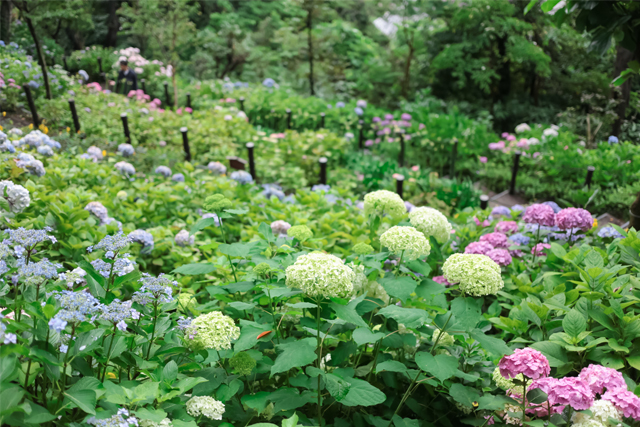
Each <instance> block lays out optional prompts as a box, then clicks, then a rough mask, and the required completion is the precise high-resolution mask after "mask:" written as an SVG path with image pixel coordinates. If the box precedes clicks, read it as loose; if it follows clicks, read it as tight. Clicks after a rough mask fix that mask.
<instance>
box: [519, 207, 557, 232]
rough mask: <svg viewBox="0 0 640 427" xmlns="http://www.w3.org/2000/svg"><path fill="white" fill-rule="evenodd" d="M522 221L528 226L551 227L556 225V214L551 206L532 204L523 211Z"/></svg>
mask: <svg viewBox="0 0 640 427" xmlns="http://www.w3.org/2000/svg"><path fill="white" fill-rule="evenodd" d="M522 220H523V221H524V222H526V223H528V224H539V225H546V226H547V227H553V226H554V225H555V223H556V214H555V213H554V212H553V208H552V207H551V206H547V205H543V204H540V203H538V204H534V205H531V206H529V207H528V208H527V210H525V211H524V216H523V217H522Z"/></svg>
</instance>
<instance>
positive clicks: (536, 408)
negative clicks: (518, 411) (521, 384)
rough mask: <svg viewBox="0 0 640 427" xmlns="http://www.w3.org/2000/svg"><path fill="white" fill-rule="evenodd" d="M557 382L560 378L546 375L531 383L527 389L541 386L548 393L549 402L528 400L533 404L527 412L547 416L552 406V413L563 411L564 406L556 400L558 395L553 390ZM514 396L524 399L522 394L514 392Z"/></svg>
mask: <svg viewBox="0 0 640 427" xmlns="http://www.w3.org/2000/svg"><path fill="white" fill-rule="evenodd" d="M557 383H558V380H557V379H555V378H553V377H544V378H539V379H537V380H534V381H533V382H532V383H531V384H530V385H529V387H527V391H530V390H533V389H534V388H539V389H540V390H542V391H544V392H545V393H546V394H547V400H548V403H547V402H543V403H540V404H532V403H530V402H527V403H528V404H529V405H531V408H530V409H529V410H528V411H527V412H528V413H530V414H534V415H536V416H538V417H546V416H547V415H548V414H549V407H551V413H552V414H558V413H560V412H562V411H563V410H564V406H558V402H556V395H555V393H554V392H553V390H554V389H555V387H556V384H557ZM512 397H514V398H517V399H519V400H520V399H522V396H520V395H514V394H512Z"/></svg>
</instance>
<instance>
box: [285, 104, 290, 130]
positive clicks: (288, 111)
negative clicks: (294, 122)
mask: <svg viewBox="0 0 640 427" xmlns="http://www.w3.org/2000/svg"><path fill="white" fill-rule="evenodd" d="M286 112H287V129H291V110H290V109H288V108H287V110H286Z"/></svg>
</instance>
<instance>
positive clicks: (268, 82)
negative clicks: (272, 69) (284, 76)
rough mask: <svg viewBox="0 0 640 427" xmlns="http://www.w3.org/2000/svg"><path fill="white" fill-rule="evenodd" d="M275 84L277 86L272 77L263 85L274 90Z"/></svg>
mask: <svg viewBox="0 0 640 427" xmlns="http://www.w3.org/2000/svg"><path fill="white" fill-rule="evenodd" d="M275 84H276V82H275V80H273V79H272V78H271V77H267V78H266V79H264V80H263V81H262V85H263V86H264V87H268V88H272V87H273V86H274V85H275Z"/></svg>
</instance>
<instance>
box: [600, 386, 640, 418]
mask: <svg viewBox="0 0 640 427" xmlns="http://www.w3.org/2000/svg"><path fill="white" fill-rule="evenodd" d="M602 399H603V400H608V401H609V402H611V403H613V405H614V406H615V407H616V408H618V409H620V410H621V411H622V415H624V416H625V417H627V418H633V419H634V420H636V421H639V420H640V398H638V396H636V395H635V394H633V393H632V392H630V391H629V390H627V389H626V388H614V389H611V390H607V392H606V393H605V394H604V395H603V396H602Z"/></svg>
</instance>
